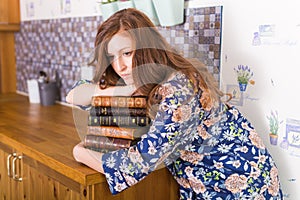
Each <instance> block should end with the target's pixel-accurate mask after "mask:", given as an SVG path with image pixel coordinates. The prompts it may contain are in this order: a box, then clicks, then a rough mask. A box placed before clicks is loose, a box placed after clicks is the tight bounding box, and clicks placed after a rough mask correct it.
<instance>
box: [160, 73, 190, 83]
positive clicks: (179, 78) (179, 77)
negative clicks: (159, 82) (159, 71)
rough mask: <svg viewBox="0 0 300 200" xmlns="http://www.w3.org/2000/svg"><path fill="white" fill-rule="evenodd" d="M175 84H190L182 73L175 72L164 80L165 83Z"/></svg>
mask: <svg viewBox="0 0 300 200" xmlns="http://www.w3.org/2000/svg"><path fill="white" fill-rule="evenodd" d="M172 82H173V83H177V84H186V83H187V82H191V81H190V79H189V78H188V77H187V76H186V75H185V74H184V73H182V72H180V71H176V72H173V73H172V74H171V75H170V76H169V77H168V78H167V80H166V82H165V83H172Z"/></svg>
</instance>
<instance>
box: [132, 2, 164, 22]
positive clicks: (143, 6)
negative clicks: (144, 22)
mask: <svg viewBox="0 0 300 200" xmlns="http://www.w3.org/2000/svg"><path fill="white" fill-rule="evenodd" d="M134 6H135V8H136V9H138V10H140V11H142V12H143V13H145V14H146V15H147V16H148V17H149V18H150V19H151V21H152V22H153V23H154V24H155V25H159V22H158V18H157V14H156V10H155V8H154V5H153V2H152V0H134Z"/></svg>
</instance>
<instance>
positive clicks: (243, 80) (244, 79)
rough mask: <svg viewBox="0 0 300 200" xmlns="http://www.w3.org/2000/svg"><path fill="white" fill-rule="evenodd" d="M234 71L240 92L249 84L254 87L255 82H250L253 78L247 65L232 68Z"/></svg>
mask: <svg viewBox="0 0 300 200" xmlns="http://www.w3.org/2000/svg"><path fill="white" fill-rule="evenodd" d="M234 71H235V72H236V74H237V81H238V83H239V85H240V90H241V91H245V90H246V87H247V84H248V83H250V84H252V85H254V83H255V81H254V80H251V78H252V77H253V71H251V69H250V67H248V66H247V65H238V66H237V67H235V68H234Z"/></svg>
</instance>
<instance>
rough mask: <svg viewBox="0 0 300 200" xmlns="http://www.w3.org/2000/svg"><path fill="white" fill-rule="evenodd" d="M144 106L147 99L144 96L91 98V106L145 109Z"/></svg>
mask: <svg viewBox="0 0 300 200" xmlns="http://www.w3.org/2000/svg"><path fill="white" fill-rule="evenodd" d="M146 105H147V99H146V97H144V96H132V97H126V96H123V97H117V96H93V97H92V106H103V107H128V108H146Z"/></svg>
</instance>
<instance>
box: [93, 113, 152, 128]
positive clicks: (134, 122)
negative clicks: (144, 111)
mask: <svg viewBox="0 0 300 200" xmlns="http://www.w3.org/2000/svg"><path fill="white" fill-rule="evenodd" d="M150 122H151V120H150V118H149V117H146V116H91V115H89V116H88V126H121V127H122V126H125V127H137V126H142V127H143V126H147V125H149V124H150Z"/></svg>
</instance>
